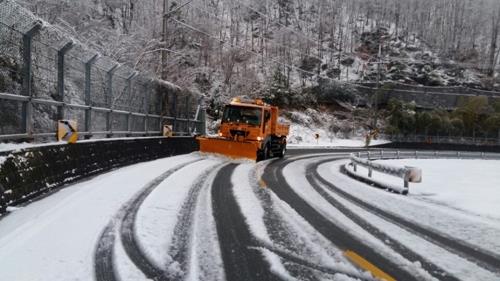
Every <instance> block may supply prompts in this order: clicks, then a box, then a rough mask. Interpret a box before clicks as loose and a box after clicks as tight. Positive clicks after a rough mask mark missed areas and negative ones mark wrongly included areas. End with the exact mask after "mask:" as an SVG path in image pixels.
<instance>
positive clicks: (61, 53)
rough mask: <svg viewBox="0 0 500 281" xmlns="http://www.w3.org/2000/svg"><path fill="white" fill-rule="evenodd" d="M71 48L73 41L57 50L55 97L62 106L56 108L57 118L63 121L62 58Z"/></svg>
mask: <svg viewBox="0 0 500 281" xmlns="http://www.w3.org/2000/svg"><path fill="white" fill-rule="evenodd" d="M71 48H73V41H70V42H67V43H66V44H64V46H62V47H61V48H60V49H59V50H57V97H58V99H59V101H60V102H62V103H63V104H62V105H61V106H58V107H57V118H58V119H59V120H63V119H64V107H65V104H64V56H65V55H66V53H67V52H68V51H69V50H71Z"/></svg>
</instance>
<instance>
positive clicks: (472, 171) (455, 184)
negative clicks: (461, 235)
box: [358, 159, 500, 221]
mask: <svg viewBox="0 0 500 281" xmlns="http://www.w3.org/2000/svg"><path fill="white" fill-rule="evenodd" d="M377 162H380V163H386V164H389V165H393V166H412V167H418V168H421V169H422V173H423V181H422V183H410V194H411V195H410V196H411V197H414V198H419V199H421V200H424V201H427V202H432V203H435V204H438V205H445V206H448V207H450V208H454V209H458V210H463V211H466V212H470V213H474V214H477V215H481V216H486V217H490V218H494V219H497V220H499V221H500V177H498V171H499V170H500V161H497V160H460V159H400V160H380V161H377ZM358 167H359V166H358ZM358 173H360V174H363V175H367V173H368V171H367V169H365V168H363V167H359V169H358ZM373 178H374V179H375V180H379V181H382V182H386V183H389V184H391V185H400V186H401V185H402V184H403V180H402V179H400V178H396V177H393V176H389V175H386V174H383V173H378V172H373Z"/></svg>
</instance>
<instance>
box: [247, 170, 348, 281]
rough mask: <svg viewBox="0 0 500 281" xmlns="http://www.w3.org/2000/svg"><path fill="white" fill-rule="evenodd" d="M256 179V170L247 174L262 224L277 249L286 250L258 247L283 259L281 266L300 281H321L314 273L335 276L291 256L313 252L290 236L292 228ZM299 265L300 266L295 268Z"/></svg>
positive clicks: (330, 272)
mask: <svg viewBox="0 0 500 281" xmlns="http://www.w3.org/2000/svg"><path fill="white" fill-rule="evenodd" d="M257 179H258V175H257V171H256V169H253V170H252V172H251V173H250V174H249V181H250V183H251V185H252V190H253V192H254V193H255V195H256V196H257V198H258V199H259V200H260V201H261V202H262V204H261V206H262V208H263V210H264V217H263V219H264V224H265V225H266V229H267V232H268V234H269V237H270V238H271V240H272V241H273V243H275V244H276V245H277V246H278V247H279V248H282V249H286V251H283V250H280V249H278V248H277V247H273V246H271V245H266V244H265V243H263V242H261V243H260V247H262V248H266V249H268V250H269V251H271V252H273V253H275V254H276V255H278V256H280V257H281V258H283V259H284V262H283V266H284V267H285V269H286V270H287V271H288V272H289V273H290V274H291V275H292V276H294V277H295V278H298V279H299V280H302V281H307V280H311V281H312V280H321V279H322V278H321V277H320V276H317V275H316V273H317V272H316V271H320V272H322V273H327V274H336V273H339V272H338V271H336V272H334V271H333V270H331V269H324V268H322V267H320V266H315V265H313V263H308V262H305V261H304V260H303V259H301V258H300V257H298V256H296V255H293V254H292V253H296V254H298V255H299V256H312V255H313V251H312V250H311V249H309V248H308V246H307V242H306V241H303V240H302V239H301V238H300V237H298V235H297V234H296V233H295V234H292V233H293V231H292V229H293V227H292V226H291V225H289V223H287V220H286V219H285V218H284V217H283V215H282V214H281V213H279V212H278V211H277V210H276V209H277V208H279V207H278V206H276V205H275V202H274V201H273V200H272V198H271V194H270V193H269V192H268V190H266V189H263V188H261V187H260V186H259V184H258V183H257V182H256V180H257ZM297 265H301V266H297Z"/></svg>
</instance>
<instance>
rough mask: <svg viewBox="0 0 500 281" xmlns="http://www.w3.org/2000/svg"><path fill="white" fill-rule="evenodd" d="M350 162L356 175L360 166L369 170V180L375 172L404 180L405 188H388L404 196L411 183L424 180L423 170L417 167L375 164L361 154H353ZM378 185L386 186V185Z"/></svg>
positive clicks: (368, 157)
mask: <svg viewBox="0 0 500 281" xmlns="http://www.w3.org/2000/svg"><path fill="white" fill-rule="evenodd" d="M381 156H382V155H381ZM350 160H351V165H352V166H353V171H354V173H356V172H357V166H358V165H359V166H362V167H365V168H366V169H368V178H372V173H373V171H377V172H380V173H384V174H387V175H391V176H394V177H399V178H401V179H403V188H400V187H392V186H391V187H389V186H388V188H390V189H393V190H396V191H398V192H400V193H402V194H408V189H409V183H410V182H421V180H422V170H421V169H419V168H416V167H409V166H404V167H398V166H392V165H387V164H382V163H375V162H373V161H372V160H371V159H370V155H369V154H367V158H366V159H365V158H362V157H361V153H357V154H354V153H353V154H351V157H350ZM377 183H378V184H381V185H384V183H379V182H377Z"/></svg>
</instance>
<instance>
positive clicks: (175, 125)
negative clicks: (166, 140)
mask: <svg viewBox="0 0 500 281" xmlns="http://www.w3.org/2000/svg"><path fill="white" fill-rule="evenodd" d="M172 112H173V113H174V114H173V115H174V121H173V122H172V131H174V132H177V93H174V100H173V101H172Z"/></svg>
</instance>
